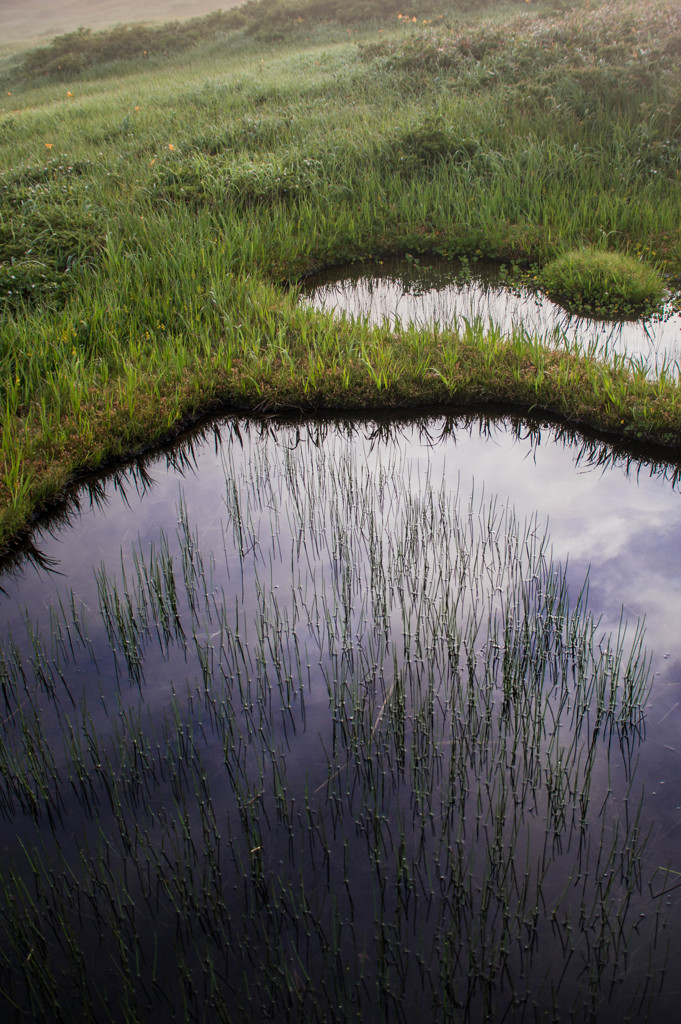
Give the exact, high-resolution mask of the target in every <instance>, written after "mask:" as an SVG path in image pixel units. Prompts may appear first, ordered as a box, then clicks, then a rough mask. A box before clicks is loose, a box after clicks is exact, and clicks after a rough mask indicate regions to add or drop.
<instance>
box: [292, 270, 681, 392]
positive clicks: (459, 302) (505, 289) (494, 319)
mask: <svg viewBox="0 0 681 1024" xmlns="http://www.w3.org/2000/svg"><path fill="white" fill-rule="evenodd" d="M302 295H303V296H304V298H305V299H306V300H307V301H309V302H311V303H312V304H313V305H314V306H315V307H317V308H319V309H326V310H329V311H333V312H336V313H341V314H346V315H347V316H351V317H361V318H367V319H368V320H369V321H370V322H371V323H381V322H383V321H384V320H387V321H388V322H389V323H391V324H393V325H394V324H395V323H396V322H398V321H399V322H401V323H402V324H407V323H409V322H410V321H411V322H413V323H414V324H415V325H417V326H419V327H425V326H427V325H429V324H431V325H432V324H433V323H436V324H438V325H439V326H440V327H454V326H456V324H457V323H458V324H459V325H462V324H463V323H464V321H468V322H469V323H474V322H476V321H479V322H480V323H481V324H483V325H485V326H487V325H490V324H493V325H494V326H495V327H496V328H497V329H498V330H499V331H500V332H501V333H502V334H505V333H510V332H512V331H523V332H527V333H528V334H530V335H537V336H538V337H539V338H543V339H545V340H546V342H547V343H548V344H551V345H555V344H561V345H564V344H570V345H578V346H580V347H581V348H582V349H584V350H587V351H594V352H596V353H599V354H601V355H608V354H615V353H616V354H618V355H626V356H629V357H632V358H634V359H636V360H638V361H642V362H643V363H645V365H646V366H647V368H648V370H649V372H650V373H651V374H658V373H659V372H660V370H661V369H662V368H663V367H665V368H666V369H667V370H668V371H671V372H673V373H678V360H679V356H680V355H681V309H680V308H679V303H678V300H672V299H670V300H669V301H667V303H666V304H665V305H664V307H663V308H662V309H661V310H660V311H659V313H657V314H656V315H654V316H652V317H648V318H647V319H641V320H633V321H632V320H594V319H589V318H587V317H579V316H571V315H570V314H569V313H567V312H566V311H565V310H564V309H563V308H562V307H561V306H559V305H557V304H556V303H555V302H552V301H551V300H550V299H549V298H548V297H547V296H546V295H543V294H542V293H541V292H539V291H536V290H534V289H533V288H532V287H530V283H529V282H526V283H518V281H515V282H513V281H512V279H509V277H508V276H507V272H506V270H505V269H504V268H503V267H501V266H500V265H499V264H498V263H490V262H485V261H476V262H471V263H470V264H462V263H458V262H455V261H445V260H439V261H432V260H425V259H424V260H419V259H412V260H410V261H406V260H385V261H382V262H369V263H358V264H355V265H354V266H351V267H345V268H343V269H340V270H339V269H338V268H335V269H333V270H329V271H326V272H324V273H323V274H319V275H315V276H314V277H311V278H309V279H307V280H306V281H304V282H303V285H302Z"/></svg>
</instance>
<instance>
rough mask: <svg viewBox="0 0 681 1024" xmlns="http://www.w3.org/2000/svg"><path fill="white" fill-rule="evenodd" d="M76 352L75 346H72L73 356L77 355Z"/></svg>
mask: <svg viewBox="0 0 681 1024" xmlns="http://www.w3.org/2000/svg"><path fill="white" fill-rule="evenodd" d="M75 354H76V350H75V348H72V349H71V355H72V356H75Z"/></svg>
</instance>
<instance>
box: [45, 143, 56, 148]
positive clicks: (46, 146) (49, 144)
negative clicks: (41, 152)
mask: <svg viewBox="0 0 681 1024" xmlns="http://www.w3.org/2000/svg"><path fill="white" fill-rule="evenodd" d="M53 146H54V142H46V143H45V149H52V147H53Z"/></svg>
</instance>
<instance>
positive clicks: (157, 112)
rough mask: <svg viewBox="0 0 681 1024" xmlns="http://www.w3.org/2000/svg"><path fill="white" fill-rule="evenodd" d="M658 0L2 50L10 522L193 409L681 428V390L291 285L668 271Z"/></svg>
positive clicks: (671, 9)
mask: <svg viewBox="0 0 681 1024" xmlns="http://www.w3.org/2000/svg"><path fill="white" fill-rule="evenodd" d="M680 56H681V14H680V13H679V11H678V5H677V4H676V3H673V2H671V0H657V2H652V3H649V4H647V5H645V6H644V5H641V4H640V3H633V2H631V0H612V2H610V3H604V4H598V3H594V2H591V3H587V2H585V0H584V2H583V0H574V2H573V0H558V2H556V0H554V2H552V3H551V2H549V3H543V2H535V0H532V2H530V3H528V2H526V0H522V2H520V0H507V2H503V3H501V2H500V3H494V2H492V0H490V2H488V3H485V2H481V0H479V2H473V0H470V2H459V3H456V2H451V3H449V4H441V5H440V6H437V5H436V6H430V5H429V6H428V7H426V8H418V9H417V8H415V9H414V10H413V11H412V9H411V8H409V9H406V8H405V9H404V10H401V9H400V8H399V6H397V9H396V5H395V4H392V3H391V2H390V0H376V2H373V3H370V2H369V0H357V2H356V3H349V4H345V5H341V4H340V3H336V2H335V0H328V2H326V3H319V2H314V0H312V2H307V3H306V2H305V0H299V2H297V3H295V2H288V3H275V2H274V0H251V2H249V3H247V4H245V5H244V6H242V7H240V8H239V9H237V10H234V11H226V12H224V13H221V14H213V15H211V16H208V17H207V18H206V19H190V20H189V21H186V22H182V23H180V24H177V23H176V24H172V25H169V26H164V27H159V26H157V25H156V26H152V27H151V28H149V27H144V26H132V27H131V28H130V29H128V30H121V29H116V30H113V31H107V32H102V33H97V32H94V33H93V32H81V33H77V34H76V35H72V36H70V37H67V38H66V39H64V38H62V39H61V40H56V41H55V42H54V43H53V44H51V45H50V46H43V47H40V48H38V49H34V50H31V51H28V52H26V53H14V54H13V55H11V56H9V57H6V58H5V59H4V62H3V63H1V64H0V75H1V76H2V95H1V97H0V360H2V371H1V375H0V379H1V381H2V402H1V405H0V410H1V411H0V415H1V416H2V451H1V452H0V539H2V540H4V539H6V538H7V537H8V536H9V535H10V534H11V533H12V532H13V531H15V530H16V529H18V528H19V527H20V526H21V525H22V524H23V523H25V522H26V520H27V518H28V517H29V516H30V514H31V512H32V510H33V509H34V508H35V507H36V506H37V505H40V504H41V503H42V502H44V501H45V500H46V499H48V498H49V497H50V496H51V495H53V494H54V493H55V492H56V491H57V490H58V489H59V488H60V487H61V486H63V484H64V482H65V481H66V480H67V479H68V478H69V476H70V475H71V474H72V473H73V472H74V471H76V470H77V469H79V468H81V467H84V466H86V465H88V466H92V465H98V464H100V463H101V462H102V461H103V460H105V459H107V458H110V457H112V456H117V455H120V454H122V453H124V452H126V451H129V450H131V449H132V448H133V447H134V446H136V445H139V444H141V443H147V442H149V441H153V440H154V439H157V438H160V437H163V436H168V435H169V434H171V433H172V432H173V431H174V430H176V429H178V425H179V424H181V423H182V422H184V421H186V420H187V419H188V418H190V417H192V416H195V415H197V414H199V413H200V412H201V411H202V410H206V409H213V408H221V407H224V408H228V407H234V406H238V407H240V408H250V409H255V408H257V409H260V410H263V409H275V408H278V409H281V408H293V409H306V410H307V409H331V408H345V409H352V408H372V407H385V406H407V405H409V406H416V405H419V404H425V403H433V402H448V401H456V402H461V401H480V400H488V399H490V400H501V401H505V402H510V403H514V404H517V405H519V406H522V407H528V406H534V407H538V408H542V409H549V410H553V411H556V412H559V413H560V414H562V415H564V416H566V417H568V418H570V419H572V420H575V421H580V422H585V423H590V424H592V425H595V426H598V427H600V428H602V429H607V430H611V431H621V432H623V433H625V434H627V435H630V436H636V437H648V438H652V439H655V440H658V441H661V442H663V443H668V444H669V443H671V444H674V445H679V444H680V443H681V413H680V411H679V408H680V407H679V400H678V399H679V387H678V385H677V384H676V382H675V381H674V380H673V379H670V378H669V377H668V376H663V378H662V379H661V380H659V381H655V382H650V381H648V380H647V379H646V378H645V375H644V374H643V373H642V372H637V371H636V370H635V369H632V368H631V367H628V366H627V365H624V364H622V363H619V364H615V363H613V364H609V365H602V364H599V363H596V362H594V361H593V360H591V359H588V358H586V357H585V356H579V355H577V354H574V353H573V354H565V353H563V354H557V353H555V352H548V351H546V350H543V349H542V348H541V347H540V346H539V345H538V344H536V343H534V342H532V341H528V339H527V338H519V337H518V338H511V339H500V338H493V339H485V338H484V337H482V336H480V335H479V332H477V333H476V331H474V330H472V329H471V330H468V331H467V332H465V333H462V334H461V335H452V334H451V333H449V334H447V333H440V334H437V333H433V332H432V331H431V332H428V333H422V334H416V333H414V334H409V335H408V334H407V333H406V332H404V333H402V334H400V335H399V336H395V335H389V334H387V333H386V332H385V331H381V330H377V329H375V330H374V329H370V328H368V327H362V326H353V325H349V324H347V323H344V324H342V325H337V324H334V323H333V322H332V321H331V320H330V318H328V317H325V316H322V315H320V314H315V313H312V312H310V311H308V310H305V309H302V308H299V307H298V306H297V304H296V300H295V291H290V290H288V289H287V288H286V287H285V285H287V284H289V283H291V282H295V281H296V280H297V279H298V278H299V277H300V276H301V275H304V274H306V273H309V272H311V271H313V270H315V269H318V268H321V267H324V266H328V265H333V264H338V263H343V262H345V261H349V260H358V259H363V258H366V257H368V256H371V255H372V256H376V255H379V254H397V253H405V252H410V253H438V254H444V255H455V254H464V253H465V254H467V255H468V256H471V257H476V256H483V255H484V256H486V257H494V258H499V259H504V260H507V261H509V260H513V261H516V262H518V263H525V264H528V265H529V264H533V265H535V264H536V265H537V266H538V267H539V268H541V267H542V266H543V265H544V264H546V263H547V262H548V261H549V260H550V259H552V258H554V257H556V256H559V255H560V254H561V253H563V252H566V251H568V250H570V249H574V248H579V247H582V246H594V247H596V248H600V249H604V250H613V251H616V252H618V253H622V254H628V255H629V256H632V257H634V258H635V259H637V260H640V261H642V262H644V263H646V264H650V265H652V266H657V267H658V268H660V269H662V270H664V271H665V272H666V273H667V274H669V275H679V274H680V273H681V236H680V232H679V226H680V225H681V189H680V188H679V176H680V172H681V135H680V131H681V130H680V129H679V124H680V123H681V116H680V115H681V77H680V76H679V75H678V67H679V57H680Z"/></svg>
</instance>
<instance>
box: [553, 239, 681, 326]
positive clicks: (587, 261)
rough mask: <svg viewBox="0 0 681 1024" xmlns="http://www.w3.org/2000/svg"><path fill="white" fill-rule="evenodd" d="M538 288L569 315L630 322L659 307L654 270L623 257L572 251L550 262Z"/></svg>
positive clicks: (659, 285)
mask: <svg viewBox="0 0 681 1024" xmlns="http://www.w3.org/2000/svg"><path fill="white" fill-rule="evenodd" d="M540 284H541V286H542V288H543V289H544V290H545V291H546V293H547V295H549V296H550V297H551V298H552V299H555V301H557V302H559V303H560V304H561V305H562V306H565V308H566V309H568V310H569V311H570V312H571V313H579V314H584V313H586V314H591V315H593V316H601V315H616V316H622V317H623V318H634V317H637V316H640V315H642V314H644V313H646V312H651V311H652V310H653V309H654V308H655V307H656V306H659V304H660V303H661V301H662V299H663V298H664V294H665V286H664V280H663V278H662V276H661V274H660V273H659V272H658V271H657V270H656V269H655V268H654V267H651V266H649V265H647V264H645V263H642V262H641V261H639V260H636V259H634V258H633V257H631V256H627V255H625V254H624V253H618V252H608V251H607V250H603V249H594V248H586V249H575V250H572V251H571V252H566V253H563V254H562V255H561V256H558V257H557V258H556V259H555V260H551V262H550V263H548V264H547V265H546V266H545V267H544V269H543V270H542V272H541V275H540Z"/></svg>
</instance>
